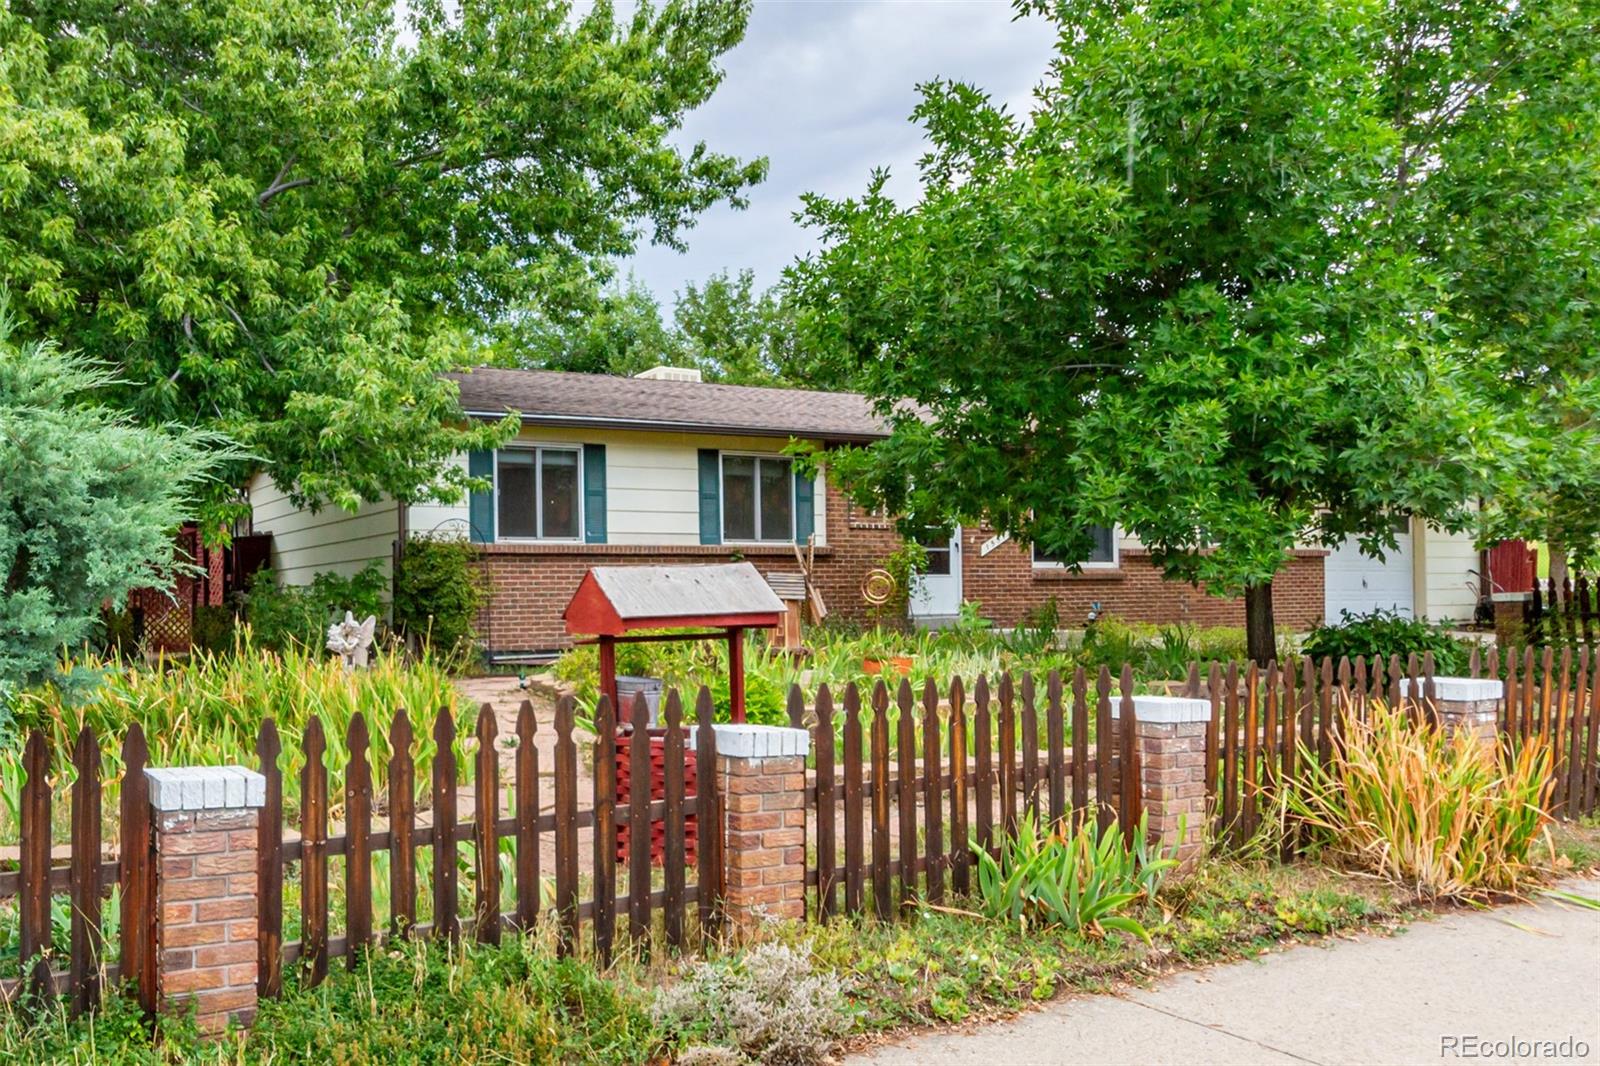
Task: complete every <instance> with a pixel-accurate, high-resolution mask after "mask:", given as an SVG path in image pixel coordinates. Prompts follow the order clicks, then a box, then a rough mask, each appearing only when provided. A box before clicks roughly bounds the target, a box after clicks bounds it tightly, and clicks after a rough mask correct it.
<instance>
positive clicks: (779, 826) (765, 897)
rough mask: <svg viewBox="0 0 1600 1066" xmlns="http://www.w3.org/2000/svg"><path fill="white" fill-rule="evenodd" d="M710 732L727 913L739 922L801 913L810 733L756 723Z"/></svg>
mask: <svg viewBox="0 0 1600 1066" xmlns="http://www.w3.org/2000/svg"><path fill="white" fill-rule="evenodd" d="M716 731H717V774H716V779H717V790H718V791H719V792H720V794H721V797H722V809H723V811H724V819H725V822H724V827H723V832H724V836H723V841H724V851H723V855H724V868H725V890H724V892H725V895H724V905H725V907H726V913H727V915H728V918H729V919H730V920H731V921H732V922H733V924H734V925H736V926H745V927H748V926H751V925H755V924H758V923H759V922H761V921H762V920H764V919H772V918H779V919H782V918H804V917H805V914H806V901H805V895H806V755H807V754H809V752H810V750H811V734H810V733H809V732H807V731H806V730H804V729H788V728H781V727H778V726H762V725H719V726H717V727H716Z"/></svg>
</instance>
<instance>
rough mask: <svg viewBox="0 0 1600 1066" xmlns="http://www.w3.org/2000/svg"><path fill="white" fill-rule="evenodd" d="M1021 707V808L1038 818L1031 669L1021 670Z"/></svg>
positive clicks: (1036, 726)
mask: <svg viewBox="0 0 1600 1066" xmlns="http://www.w3.org/2000/svg"><path fill="white" fill-rule="evenodd" d="M1019 694H1020V696H1021V698H1022V699H1021V704H1022V705H1021V707H1020V708H1019V709H1018V711H1017V717H1018V718H1019V719H1020V720H1021V722H1022V741H1021V743H1022V809H1023V810H1025V811H1027V812H1028V814H1029V815H1030V816H1031V817H1032V818H1033V821H1034V824H1035V825H1038V824H1039V823H1040V818H1039V707H1038V704H1037V703H1036V702H1035V701H1034V691H1033V671H1031V670H1024V671H1023V672H1022V687H1021V690H1020V693H1019Z"/></svg>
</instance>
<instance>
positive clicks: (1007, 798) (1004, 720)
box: [997, 673, 1018, 836]
mask: <svg viewBox="0 0 1600 1066" xmlns="http://www.w3.org/2000/svg"><path fill="white" fill-rule="evenodd" d="M997 695H998V696H999V702H1000V722H999V733H1000V833H1001V835H1002V836H1011V835H1012V834H1014V833H1015V832H1016V831H1017V795H1018V790H1017V721H1016V694H1015V692H1014V691H1013V688H1012V684H1011V675H1010V674H1009V673H1004V674H1001V675H1000V691H999V693H998V694H997Z"/></svg>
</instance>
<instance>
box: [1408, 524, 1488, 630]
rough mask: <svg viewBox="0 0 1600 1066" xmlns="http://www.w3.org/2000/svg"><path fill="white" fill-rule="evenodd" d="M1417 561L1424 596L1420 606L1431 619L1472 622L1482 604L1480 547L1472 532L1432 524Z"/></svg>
mask: <svg viewBox="0 0 1600 1066" xmlns="http://www.w3.org/2000/svg"><path fill="white" fill-rule="evenodd" d="M1420 554H1421V558H1419V559H1418V561H1417V565H1418V566H1419V567H1420V569H1421V574H1420V578H1419V584H1420V585H1421V587H1422V592H1423V596H1424V599H1423V601H1422V603H1421V604H1419V606H1420V607H1421V608H1422V610H1423V611H1424V612H1425V613H1426V615H1427V617H1428V618H1429V619H1430V620H1433V621H1438V622H1445V621H1449V622H1470V621H1472V616H1473V613H1474V612H1475V611H1476V609H1477V606H1478V595H1477V588H1478V565H1479V559H1478V549H1477V547H1476V546H1474V544H1473V540H1472V536H1471V534H1468V533H1446V532H1444V531H1443V530H1440V529H1435V528H1433V527H1431V526H1430V527H1429V528H1428V530H1427V533H1426V539H1425V543H1424V548H1423V551H1422V552H1421V553H1420Z"/></svg>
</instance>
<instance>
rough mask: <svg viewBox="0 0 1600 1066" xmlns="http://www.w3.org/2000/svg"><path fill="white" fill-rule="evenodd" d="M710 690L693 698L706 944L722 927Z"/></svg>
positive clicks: (719, 807) (702, 922) (700, 900)
mask: <svg viewBox="0 0 1600 1066" xmlns="http://www.w3.org/2000/svg"><path fill="white" fill-rule="evenodd" d="M714 710H715V708H714V706H713V704H712V701H711V690H710V689H708V688H706V687H705V686H704V685H702V686H701V687H700V694H699V695H698V696H697V697H696V698H695V726H696V728H695V732H694V738H695V823H696V825H697V826H698V827H699V836H698V838H697V839H696V842H695V849H696V854H697V856H698V859H699V864H700V869H699V871H698V884H697V894H698V905H699V911H700V939H701V941H702V943H709V942H710V941H711V939H712V938H713V937H715V936H717V935H718V934H719V933H720V932H721V930H722V833H721V829H720V827H721V825H722V805H721V802H720V801H719V800H718V798H717V789H716V786H715V783H714V782H715V781H716V777H717V731H716V729H715V728H714V727H713V725H712V722H713V720H714Z"/></svg>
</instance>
